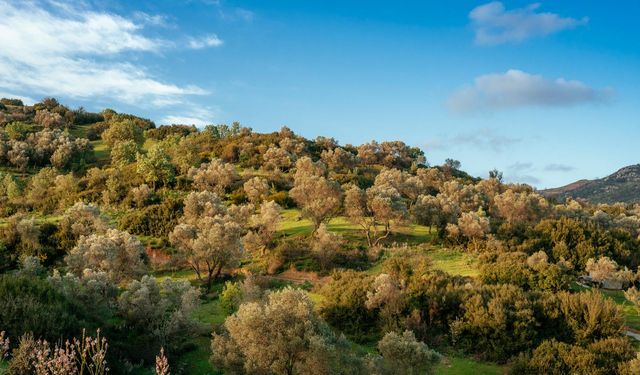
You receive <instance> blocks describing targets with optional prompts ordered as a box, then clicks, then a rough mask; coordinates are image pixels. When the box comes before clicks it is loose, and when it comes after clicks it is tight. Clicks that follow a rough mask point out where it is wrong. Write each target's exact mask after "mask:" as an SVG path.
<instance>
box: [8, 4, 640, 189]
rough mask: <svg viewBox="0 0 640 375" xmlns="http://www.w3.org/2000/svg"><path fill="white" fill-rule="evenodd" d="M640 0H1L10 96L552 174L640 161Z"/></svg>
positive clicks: (541, 180) (543, 178) (542, 182)
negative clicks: (393, 143)
mask: <svg viewBox="0 0 640 375" xmlns="http://www.w3.org/2000/svg"><path fill="white" fill-rule="evenodd" d="M638 14H640V3H639V2H637V1H620V2H616V5H615V6H612V5H611V4H607V3H606V2H602V1H580V2H574V1H562V2H560V1H546V2H542V3H531V2H527V1H503V2H486V1H455V2H436V1H395V2H389V1H347V0H342V1H327V0H325V1H310V0H309V1H302V0H298V1H293V0H278V1H224V0H219V1H215V0H182V1H180V0H155V1H152V0H149V1H144V0H140V1H115V0H109V1H100V2H98V1H95V2H93V1H74V2H71V1H66V0H56V1H45V0H43V1H11V0H0V16H2V17H0V35H3V36H4V37H3V47H2V48H1V49H0V96H19V97H24V98H26V100H27V101H29V100H39V99H41V98H42V97H44V96H55V97H56V98H58V99H59V100H61V101H62V102H63V103H67V104H69V105H71V106H84V107H85V108H87V109H90V110H101V109H103V108H105V107H111V108H114V109H116V110H118V111H123V112H130V113H134V114H140V115H143V116H147V117H150V118H152V119H153V120H155V121H156V122H157V123H158V124H163V123H170V122H179V123H196V124H198V125H202V124H206V123H230V122H232V121H240V122H241V123H242V124H244V125H246V126H250V127H252V128H253V129H255V130H257V131H273V130H277V129H279V128H280V127H281V126H282V125H287V126H289V127H290V128H292V129H293V130H294V131H296V132H297V133H299V134H302V135H304V136H306V137H310V138H314V137H316V136H318V135H325V136H333V137H335V138H336V139H338V140H339V141H340V143H342V144H346V143H353V144H359V143H362V142H367V141H370V140H372V139H376V140H396V139H399V140H402V141H405V142H406V143H408V144H411V145H414V146H419V147H421V148H423V149H424V150H425V152H426V155H427V159H428V160H429V162H430V163H432V164H440V163H442V162H443V160H444V159H445V158H447V157H451V158H455V159H458V160H460V161H461V162H462V166H463V169H465V170H466V171H468V172H470V173H471V174H473V175H477V176H486V174H487V171H488V170H490V169H492V168H498V169H500V170H502V171H504V175H505V178H506V179H507V180H509V181H518V182H526V183H529V184H532V185H534V186H537V187H539V188H544V187H553V186H558V185H562V184H566V183H569V182H572V181H575V180H577V179H580V178H595V177H603V176H605V175H607V174H609V173H611V172H613V171H615V170H616V169H618V168H620V167H622V166H625V165H629V164H635V163H638V162H640V160H638V153H637V150H638V146H637V143H638V141H637V140H638V139H639V136H640V123H639V122H640V120H639V119H640V105H639V103H640V74H639V73H640V47H639V46H638V44H637V43H636V41H637V40H640V27H638V26H637V19H636V18H637V15H638Z"/></svg>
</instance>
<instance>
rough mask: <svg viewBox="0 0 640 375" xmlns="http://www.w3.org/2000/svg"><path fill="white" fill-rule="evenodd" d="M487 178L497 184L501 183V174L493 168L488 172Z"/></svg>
mask: <svg viewBox="0 0 640 375" xmlns="http://www.w3.org/2000/svg"><path fill="white" fill-rule="evenodd" d="M489 178H490V179H493V180H496V181H498V182H502V172H501V171H499V170H497V169H495V168H494V169H492V170H490V171H489Z"/></svg>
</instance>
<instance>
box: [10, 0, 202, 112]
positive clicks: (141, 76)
mask: <svg viewBox="0 0 640 375" xmlns="http://www.w3.org/2000/svg"><path fill="white" fill-rule="evenodd" d="M65 5H66V6H64V7H61V6H55V7H54V8H52V9H50V10H48V9H47V7H46V6H45V5H44V4H42V3H38V2H27V1H25V2H17V1H4V2H0V14H2V17H1V18H0V35H2V44H3V46H2V48H1V49H0V89H3V90H5V91H9V92H32V93H37V94H41V95H65V96H69V97H74V98H93V97H103V98H106V99H109V100H117V101H120V102H128V103H147V102H153V101H154V100H161V99H164V100H178V99H180V98H182V97H184V96H185V95H199V94H204V93H205V91H204V90H202V89H201V88H198V87H196V86H178V85H174V84H170V83H164V82H161V81H159V80H157V79H155V78H153V77H152V76H151V75H150V74H149V73H148V72H147V71H146V69H145V68H144V67H143V66H141V65H136V64H134V63H131V62H125V61H126V60H123V56H122V55H123V54H125V53H132V52H137V53H149V52H159V51H160V50H161V49H163V48H164V47H167V46H170V44H169V43H167V42H165V41H162V40H159V39H153V38H149V37H146V36H144V35H143V34H142V26H141V25H138V24H136V23H134V22H133V21H131V20H130V19H127V18H124V17H122V16H119V15H116V14H111V13H106V12H94V11H91V10H88V9H87V8H74V6H73V3H65Z"/></svg>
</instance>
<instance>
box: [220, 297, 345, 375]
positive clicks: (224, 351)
mask: <svg viewBox="0 0 640 375" xmlns="http://www.w3.org/2000/svg"><path fill="white" fill-rule="evenodd" d="M211 351H212V353H213V355H212V357H211V361H212V362H213V363H214V364H215V365H216V366H217V367H220V368H224V369H227V370H230V371H231V372H235V373H270V374H282V375H292V374H309V373H311V374H344V373H348V372H350V371H351V369H350V368H348V367H347V366H346V363H343V362H341V361H340V360H339V359H340V357H342V356H345V354H347V353H349V350H348V348H347V347H346V345H345V343H344V340H340V339H339V338H336V337H335V336H334V334H333V333H332V331H331V329H329V327H328V326H327V325H326V324H325V323H324V322H323V321H322V320H321V319H320V318H319V317H318V316H317V315H316V313H315V311H314V309H313V303H312V302H311V300H310V299H309V296H308V295H307V294H306V292H304V291H302V290H297V289H292V288H285V289H283V290H280V291H275V292H272V293H270V294H269V295H268V296H267V298H266V300H265V301H263V302H249V303H245V304H242V305H241V306H240V308H239V309H238V311H237V312H236V313H235V314H233V315H231V316H229V317H228V318H227V319H226V320H225V322H224V331H223V333H221V334H214V335H213V339H212V341H211Z"/></svg>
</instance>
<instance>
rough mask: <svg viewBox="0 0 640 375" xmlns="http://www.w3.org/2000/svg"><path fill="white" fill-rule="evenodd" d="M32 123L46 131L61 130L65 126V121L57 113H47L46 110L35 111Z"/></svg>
mask: <svg viewBox="0 0 640 375" xmlns="http://www.w3.org/2000/svg"><path fill="white" fill-rule="evenodd" d="M33 122H35V123H36V124H38V125H42V126H43V127H45V128H47V129H56V128H57V129H61V128H63V127H64V126H65V125H66V121H65V120H64V118H63V117H62V116H60V114H59V113H56V112H49V111H48V110H47V109H41V110H37V111H36V115H35V116H33Z"/></svg>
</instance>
